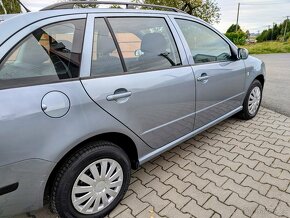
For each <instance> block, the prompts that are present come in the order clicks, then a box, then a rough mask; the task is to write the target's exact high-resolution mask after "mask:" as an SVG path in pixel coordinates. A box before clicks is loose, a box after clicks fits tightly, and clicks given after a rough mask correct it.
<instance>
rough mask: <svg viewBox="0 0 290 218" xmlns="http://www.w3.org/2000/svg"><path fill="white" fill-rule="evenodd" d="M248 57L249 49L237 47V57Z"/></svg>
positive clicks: (243, 58)
mask: <svg viewBox="0 0 290 218" xmlns="http://www.w3.org/2000/svg"><path fill="white" fill-rule="evenodd" d="M248 57H249V51H248V49H245V48H238V59H242V60H245V59H247V58H248Z"/></svg>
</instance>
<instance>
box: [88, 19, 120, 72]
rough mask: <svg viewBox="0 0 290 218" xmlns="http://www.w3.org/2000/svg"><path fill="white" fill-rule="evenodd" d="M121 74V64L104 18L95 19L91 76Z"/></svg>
mask: <svg viewBox="0 0 290 218" xmlns="http://www.w3.org/2000/svg"><path fill="white" fill-rule="evenodd" d="M123 72H124V71H123V67H122V63H121V60H120V57H119V54H118V52H117V48H116V45H115V43H114V40H113V38H112V35H111V33H110V31H109V28H108V27H107V24H106V22H105V20H104V18H96V19H95V27H94V43H93V54H92V66H91V75H92V76H109V75H117V74H120V73H123Z"/></svg>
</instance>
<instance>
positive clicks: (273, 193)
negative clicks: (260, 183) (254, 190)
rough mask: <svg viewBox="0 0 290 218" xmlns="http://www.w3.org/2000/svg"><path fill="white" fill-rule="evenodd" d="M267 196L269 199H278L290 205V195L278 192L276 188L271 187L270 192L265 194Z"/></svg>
mask: <svg viewBox="0 0 290 218" xmlns="http://www.w3.org/2000/svg"><path fill="white" fill-rule="evenodd" d="M267 196H268V197H270V198H276V199H279V200H281V201H284V202H286V203H287V204H289V205H290V194H289V193H287V192H283V191H280V190H279V189H278V188H277V187H274V186H272V187H271V189H270V191H269V192H268V193H267Z"/></svg>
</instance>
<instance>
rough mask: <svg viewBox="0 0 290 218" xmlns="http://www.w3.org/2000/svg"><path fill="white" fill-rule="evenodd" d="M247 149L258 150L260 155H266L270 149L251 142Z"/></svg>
mask: <svg viewBox="0 0 290 218" xmlns="http://www.w3.org/2000/svg"><path fill="white" fill-rule="evenodd" d="M246 150H248V151H254V152H257V153H259V154H260V155H265V154H266V153H267V151H268V149H266V148H261V147H258V146H255V145H253V144H249V145H248V146H247V147H246Z"/></svg>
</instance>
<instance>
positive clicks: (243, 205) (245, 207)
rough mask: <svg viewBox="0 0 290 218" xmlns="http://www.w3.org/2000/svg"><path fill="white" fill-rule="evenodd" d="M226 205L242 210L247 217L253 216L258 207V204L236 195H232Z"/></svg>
mask: <svg viewBox="0 0 290 218" xmlns="http://www.w3.org/2000/svg"><path fill="white" fill-rule="evenodd" d="M226 203H227V204H228V205H233V206H235V207H237V208H239V209H241V210H242V211H243V212H244V213H245V214H246V215H247V216H251V215H252V214H253V213H254V211H255V210H256V208H257V207H258V204H257V203H255V202H250V201H246V200H244V199H243V198H241V197H240V196H238V195H237V194H236V193H232V194H231V195H230V197H229V198H228V199H227V200H226Z"/></svg>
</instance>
